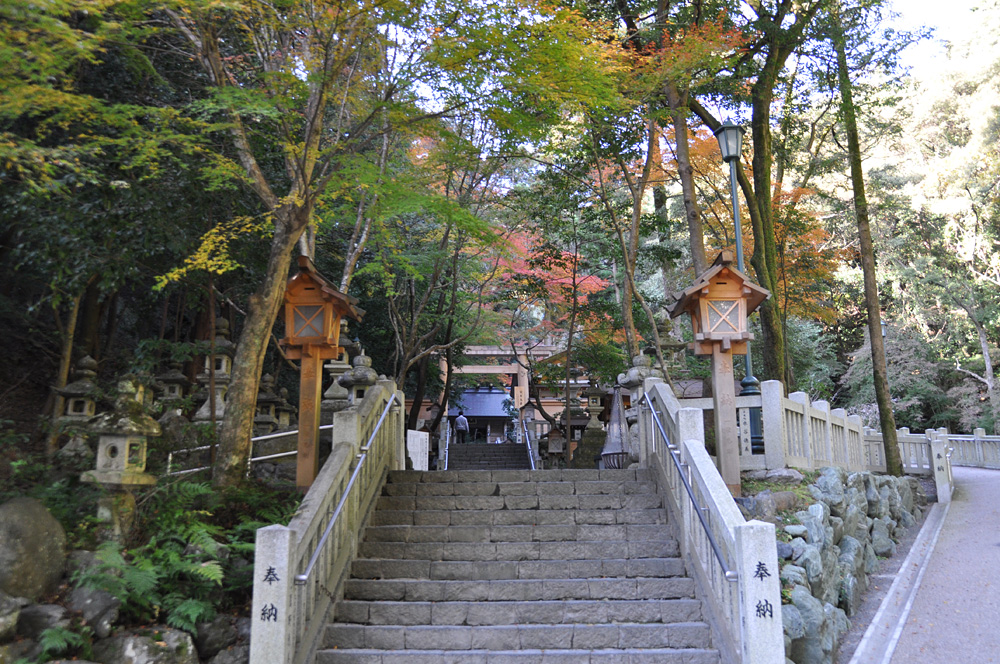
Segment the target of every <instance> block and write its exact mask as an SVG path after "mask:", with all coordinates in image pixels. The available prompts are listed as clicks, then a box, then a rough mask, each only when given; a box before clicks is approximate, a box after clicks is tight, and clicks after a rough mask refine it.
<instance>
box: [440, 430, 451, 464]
mask: <svg viewBox="0 0 1000 664" xmlns="http://www.w3.org/2000/svg"><path fill="white" fill-rule="evenodd" d="M449 445H451V424H447V425H446V426H445V428H444V454H442V455H441V459H442V460H443V461H444V463H443V464H441V470H448V446H449Z"/></svg>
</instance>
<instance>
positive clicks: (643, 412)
mask: <svg viewBox="0 0 1000 664" xmlns="http://www.w3.org/2000/svg"><path fill="white" fill-rule="evenodd" d="M661 383H663V380H662V379H661V378H657V377H652V378H647V379H645V380H644V381H643V385H642V388H643V392H644V393H645V394H646V395H647V396H652V395H654V394H656V389H655V388H654V387H653V386H654V385H658V384H661ZM667 389H669V387H668V388H667ZM651 408H652V405H651V402H649V401H644V402H642V403H640V404H639V409H638V415H639V467H640V468H649V465H650V459H652V458H653V452H654V451H655V447H654V443H653V441H654V440H655V439H656V432H655V431H654V430H653V428H654V426H655V425H654V424H653V422H652V417H651V416H650V414H649V411H650V409H651ZM657 416H658V417H659V418H660V422H661V423H662V422H663V420H664V416H665V415H661V414H659V413H657ZM664 426H666V425H664ZM666 461H667V460H666V459H664V460H663V462H664V463H666Z"/></svg>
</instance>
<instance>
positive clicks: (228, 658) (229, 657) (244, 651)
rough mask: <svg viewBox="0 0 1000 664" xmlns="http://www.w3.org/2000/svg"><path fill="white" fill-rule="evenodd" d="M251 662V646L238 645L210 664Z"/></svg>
mask: <svg viewBox="0 0 1000 664" xmlns="http://www.w3.org/2000/svg"><path fill="white" fill-rule="evenodd" d="M249 661H250V646H249V645H244V644H241V645H238V646H233V647H231V648H229V649H228V650H223V651H222V652H220V653H219V654H218V655H216V656H215V657H213V658H212V659H210V660H209V661H208V664H247V662H249Z"/></svg>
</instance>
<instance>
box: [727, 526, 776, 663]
mask: <svg viewBox="0 0 1000 664" xmlns="http://www.w3.org/2000/svg"><path fill="white" fill-rule="evenodd" d="M733 535H734V539H735V543H736V565H737V570H736V571H737V573H738V574H739V587H740V590H739V602H740V618H741V625H740V628H741V629H740V631H741V638H740V641H741V647H742V652H741V658H740V661H742V662H747V663H752V664H784V662H785V636H784V631H783V629H782V623H781V583H780V582H779V580H778V569H779V568H778V550H777V546H776V544H775V536H774V525H773V524H770V523H765V522H763V521H757V520H753V521H747V522H746V523H743V524H740V525H738V526H736V528H735V532H734V533H733Z"/></svg>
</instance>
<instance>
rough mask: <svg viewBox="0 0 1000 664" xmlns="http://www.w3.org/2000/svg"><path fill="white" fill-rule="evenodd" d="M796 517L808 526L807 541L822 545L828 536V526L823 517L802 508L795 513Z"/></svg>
mask: <svg viewBox="0 0 1000 664" xmlns="http://www.w3.org/2000/svg"><path fill="white" fill-rule="evenodd" d="M795 518H797V519H798V520H799V523H801V524H802V525H803V526H805V528H806V537H805V540H806V542H808V543H809V544H816V545H819V546H822V545H823V539H824V538H825V537H826V528H825V525H824V524H823V519H822V517H818V516H816V515H815V514H813V513H812V512H811V511H806V510H802V511H800V512H796V513H795Z"/></svg>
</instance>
